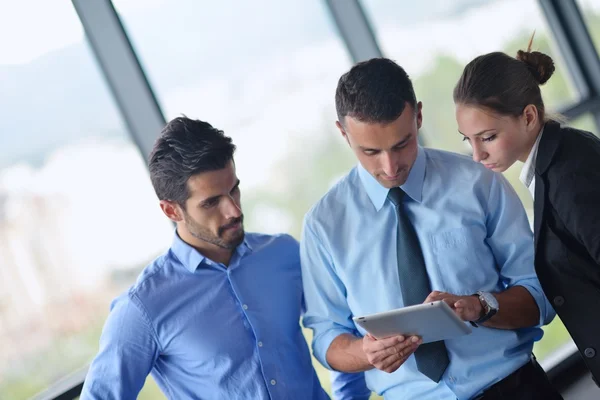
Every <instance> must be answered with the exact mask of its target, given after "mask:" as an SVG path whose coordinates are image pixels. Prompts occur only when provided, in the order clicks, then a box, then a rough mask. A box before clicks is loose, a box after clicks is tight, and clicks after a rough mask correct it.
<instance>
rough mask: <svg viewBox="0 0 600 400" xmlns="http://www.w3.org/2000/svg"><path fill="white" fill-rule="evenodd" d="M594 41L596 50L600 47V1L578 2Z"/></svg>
mask: <svg viewBox="0 0 600 400" xmlns="http://www.w3.org/2000/svg"><path fill="white" fill-rule="evenodd" d="M577 5H578V6H579V10H580V11H581V15H583V20H584V21H585V24H586V26H587V29H588V31H589V32H590V36H591V37H592V41H593V42H594V45H595V46H596V49H598V48H599V47H600V0H577Z"/></svg>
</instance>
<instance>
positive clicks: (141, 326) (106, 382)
mask: <svg viewBox="0 0 600 400" xmlns="http://www.w3.org/2000/svg"><path fill="white" fill-rule="evenodd" d="M130 296H132V295H131V294H125V295H123V296H121V297H119V298H118V299H117V300H115V302H114V303H113V306H112V310H111V312H110V314H109V316H108V319H107V321H106V324H105V325H104V329H103V331H102V336H101V337H100V350H99V352H98V355H97V356H96V358H95V359H94V361H93V362H92V364H91V365H90V369H89V371H88V373H87V376H86V379H85V383H84V385H83V390H82V393H81V399H82V400H89V399H94V400H96V399H97V400H100V399H102V400H112V399H135V398H137V396H138V393H139V392H140V390H141V389H142V387H143V386H144V382H145V380H146V377H147V376H148V374H149V373H150V371H151V370H152V367H153V366H154V363H155V361H156V359H157V357H158V354H159V349H158V346H157V341H156V340H155V337H156V336H155V334H154V330H153V329H152V327H151V324H150V321H149V319H148V317H147V316H146V314H145V313H144V312H143V311H142V309H141V308H140V305H138V304H135V300H136V297H134V296H132V297H130Z"/></svg>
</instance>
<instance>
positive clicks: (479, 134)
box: [458, 129, 495, 136]
mask: <svg viewBox="0 0 600 400" xmlns="http://www.w3.org/2000/svg"><path fill="white" fill-rule="evenodd" d="M491 131H495V129H485V130H483V131H481V132H478V133H476V134H474V135H473V136H481V135H483V134H484V133H486V132H491ZM458 133H460V134H461V135H463V136H467V135H465V134H464V133H462V132H461V131H458Z"/></svg>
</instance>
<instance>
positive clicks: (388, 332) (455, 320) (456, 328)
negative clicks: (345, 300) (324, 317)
mask: <svg viewBox="0 0 600 400" xmlns="http://www.w3.org/2000/svg"><path fill="white" fill-rule="evenodd" d="M352 319H353V320H354V322H355V323H356V324H358V325H360V326H361V327H363V328H364V329H365V330H366V331H367V332H369V333H370V334H371V335H373V336H374V337H376V338H377V339H381V338H385V337H389V336H395V335H405V336H409V335H417V336H420V337H421V338H423V343H429V342H437V341H438V340H446V339H452V338H455V337H458V336H463V335H468V334H469V333H471V326H470V325H468V324H467V323H465V322H464V321H462V320H461V319H460V318H459V317H458V316H457V315H456V314H455V313H454V311H452V309H451V308H450V306H449V305H448V304H446V303H445V302H443V301H435V302H433V303H425V304H416V305H414V306H408V307H403V308H398V309H395V310H391V311H385V312H381V313H377V314H370V315H365V316H362V317H354V318H352Z"/></svg>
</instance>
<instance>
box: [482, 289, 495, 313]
mask: <svg viewBox="0 0 600 400" xmlns="http://www.w3.org/2000/svg"><path fill="white" fill-rule="evenodd" d="M480 295H481V297H483V301H485V302H486V303H487V305H488V306H489V307H490V308H491V309H494V310H497V309H498V300H496V297H494V295H493V294H491V293H488V292H482V293H481V294H480Z"/></svg>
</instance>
